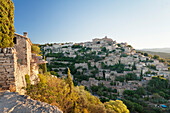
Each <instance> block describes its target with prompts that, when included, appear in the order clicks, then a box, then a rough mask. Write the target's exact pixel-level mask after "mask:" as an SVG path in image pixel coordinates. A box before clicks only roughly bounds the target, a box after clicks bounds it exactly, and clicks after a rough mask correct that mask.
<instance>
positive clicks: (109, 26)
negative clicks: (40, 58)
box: [13, 0, 170, 49]
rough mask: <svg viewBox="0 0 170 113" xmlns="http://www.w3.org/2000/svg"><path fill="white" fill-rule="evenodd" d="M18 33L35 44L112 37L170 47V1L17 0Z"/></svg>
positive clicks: (138, 46) (136, 45) (142, 45)
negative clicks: (24, 33)
mask: <svg viewBox="0 0 170 113" xmlns="http://www.w3.org/2000/svg"><path fill="white" fill-rule="evenodd" d="M13 2H14V5H15V23H14V25H15V29H16V33H19V34H22V32H24V31H26V32H28V37H29V38H30V39H31V41H32V42H33V43H41V44H42V43H51V42H53V43H62V42H76V43H77V42H85V41H91V40H92V39H93V38H103V37H104V36H108V37H109V38H112V39H113V40H116V41H117V42H127V43H128V44H130V45H132V46H133V47H134V48H135V49H143V48H167V47H168V48H170V21H169V20H170V13H169V12H170V1H169V0H149V1H148V0H141V1H136V0H128V1H125V0H123V1H118V0H106V1H103V0H93V1H91V0H85V1H78V0H65V1H61V0H50V1H47V0H36V1H35V0H29V1H28V0H22V1H21V0H13Z"/></svg>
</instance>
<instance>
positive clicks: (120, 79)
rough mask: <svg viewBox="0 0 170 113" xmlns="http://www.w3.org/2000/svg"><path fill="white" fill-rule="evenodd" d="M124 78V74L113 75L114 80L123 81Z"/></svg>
mask: <svg viewBox="0 0 170 113" xmlns="http://www.w3.org/2000/svg"><path fill="white" fill-rule="evenodd" d="M124 80H125V77H124V76H116V77H115V81H119V82H124Z"/></svg>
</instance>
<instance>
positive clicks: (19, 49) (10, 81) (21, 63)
mask: <svg viewBox="0 0 170 113" xmlns="http://www.w3.org/2000/svg"><path fill="white" fill-rule="evenodd" d="M13 41H14V47H9V48H3V49H2V48H0V88H2V89H10V88H12V89H13V90H15V91H17V92H19V93H24V90H22V89H23V87H26V81H25V75H26V74H28V75H30V80H31V83H32V84H34V83H35V80H36V79H38V76H37V74H38V69H39V64H43V63H47V62H46V61H44V60H43V59H42V57H41V56H37V55H36V54H32V53H31V45H32V43H31V41H30V39H29V38H28V37H27V33H26V32H24V35H23V36H22V35H19V34H16V33H15V34H14V39H13Z"/></svg>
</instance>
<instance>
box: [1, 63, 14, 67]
mask: <svg viewBox="0 0 170 113" xmlns="http://www.w3.org/2000/svg"><path fill="white" fill-rule="evenodd" d="M12 64H13V63H4V64H2V65H3V66H10V65H12Z"/></svg>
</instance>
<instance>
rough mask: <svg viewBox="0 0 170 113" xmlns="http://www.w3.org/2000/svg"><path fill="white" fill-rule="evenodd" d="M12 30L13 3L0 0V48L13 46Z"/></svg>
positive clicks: (9, 0) (13, 30)
mask: <svg viewBox="0 0 170 113" xmlns="http://www.w3.org/2000/svg"><path fill="white" fill-rule="evenodd" d="M14 32H15V29H14V4H13V2H12V1H11V0H0V48H6V47H12V46H13V38H14Z"/></svg>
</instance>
